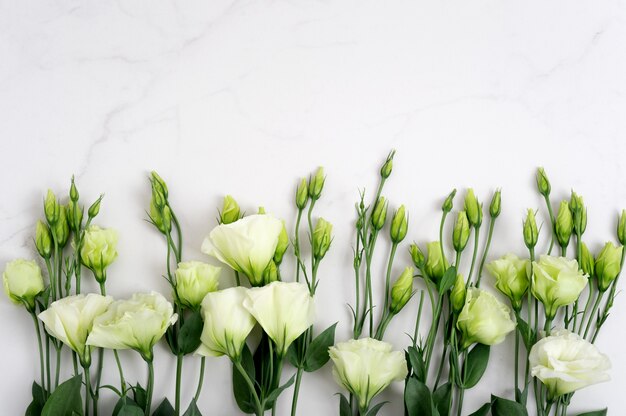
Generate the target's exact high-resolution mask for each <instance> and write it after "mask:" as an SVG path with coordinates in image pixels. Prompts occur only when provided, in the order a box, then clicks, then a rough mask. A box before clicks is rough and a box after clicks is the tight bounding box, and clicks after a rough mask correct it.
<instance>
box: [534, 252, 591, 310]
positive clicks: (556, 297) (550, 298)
mask: <svg viewBox="0 0 626 416" xmlns="http://www.w3.org/2000/svg"><path fill="white" fill-rule="evenodd" d="M585 286H587V277H586V276H585V275H584V274H583V273H582V272H581V271H580V270H579V269H578V262H577V261H576V260H569V259H567V258H565V257H552V256H546V255H544V256H541V257H540V258H539V261H538V262H536V261H535V262H533V276H532V285H531V291H532V294H533V296H534V297H536V298H537V299H539V301H541V303H543V306H544V307H545V310H546V316H547V317H548V318H549V319H552V318H554V316H555V315H556V312H557V310H558V309H559V308H560V307H561V306H565V305H569V304H571V303H573V302H574V301H575V300H576V299H578V296H580V292H582V291H583V289H584V288H585Z"/></svg>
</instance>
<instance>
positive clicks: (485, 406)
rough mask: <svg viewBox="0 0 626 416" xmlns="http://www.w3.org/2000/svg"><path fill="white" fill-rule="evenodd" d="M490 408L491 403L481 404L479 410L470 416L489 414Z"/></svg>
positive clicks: (485, 415)
mask: <svg viewBox="0 0 626 416" xmlns="http://www.w3.org/2000/svg"><path fill="white" fill-rule="evenodd" d="M490 409H491V403H485V404H483V405H482V406H480V408H478V410H476V411H475V412H474V413H472V414H470V415H469V416H487V415H488V414H489V410H490Z"/></svg>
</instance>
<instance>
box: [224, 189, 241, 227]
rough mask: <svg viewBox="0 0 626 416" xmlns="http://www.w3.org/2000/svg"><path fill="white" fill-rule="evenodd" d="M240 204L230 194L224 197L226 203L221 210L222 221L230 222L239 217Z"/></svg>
mask: <svg viewBox="0 0 626 416" xmlns="http://www.w3.org/2000/svg"><path fill="white" fill-rule="evenodd" d="M239 214H240V210H239V204H237V201H235V199H234V198H233V197H232V196H230V195H226V196H225V197H224V204H223V205H222V212H220V222H221V223H222V224H230V223H233V222H235V221H237V220H238V219H239Z"/></svg>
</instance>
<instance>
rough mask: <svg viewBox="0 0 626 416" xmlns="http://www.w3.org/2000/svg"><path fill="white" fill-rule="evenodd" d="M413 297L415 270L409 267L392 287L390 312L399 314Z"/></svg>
mask: <svg viewBox="0 0 626 416" xmlns="http://www.w3.org/2000/svg"><path fill="white" fill-rule="evenodd" d="M411 296H413V268H412V267H407V268H405V269H404V271H403V272H402V274H401V275H400V276H399V277H398V279H397V280H396V281H395V283H394V284H393V286H392V287H391V306H390V307H389V311H390V312H391V313H392V314H394V315H395V314H397V313H398V312H400V311H401V310H402V308H404V306H405V305H406V304H407V303H408V302H409V299H411Z"/></svg>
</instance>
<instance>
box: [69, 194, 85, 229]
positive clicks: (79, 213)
mask: <svg viewBox="0 0 626 416" xmlns="http://www.w3.org/2000/svg"><path fill="white" fill-rule="evenodd" d="M67 222H68V223H69V225H70V229H71V230H72V231H74V232H76V233H78V231H79V230H80V226H81V224H82V222H83V207H81V206H80V205H78V202H75V201H70V203H69V205H68V206H67Z"/></svg>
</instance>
